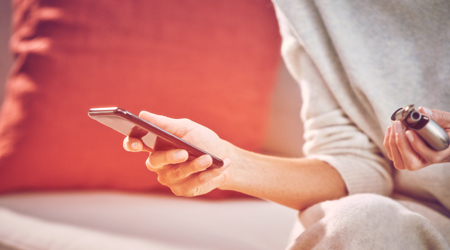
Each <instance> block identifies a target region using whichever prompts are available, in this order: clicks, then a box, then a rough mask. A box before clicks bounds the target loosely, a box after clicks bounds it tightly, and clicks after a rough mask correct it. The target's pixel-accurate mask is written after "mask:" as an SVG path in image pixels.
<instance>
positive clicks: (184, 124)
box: [139, 111, 194, 137]
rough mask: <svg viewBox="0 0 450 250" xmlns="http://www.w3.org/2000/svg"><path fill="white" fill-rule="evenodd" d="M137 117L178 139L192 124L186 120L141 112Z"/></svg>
mask: <svg viewBox="0 0 450 250" xmlns="http://www.w3.org/2000/svg"><path fill="white" fill-rule="evenodd" d="M139 117H140V118H142V119H144V120H146V121H148V122H150V123H152V124H154V125H156V126H157V127H159V128H161V129H164V130H166V131H168V132H169V133H172V134H174V135H176V136H178V137H183V136H185V135H186V134H187V132H188V131H189V129H190V128H191V127H192V126H193V124H194V123H193V122H192V121H190V120H188V119H173V118H169V117H166V116H162V115H156V114H152V113H150V112H147V111H141V113H139Z"/></svg>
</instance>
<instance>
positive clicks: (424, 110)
mask: <svg viewBox="0 0 450 250" xmlns="http://www.w3.org/2000/svg"><path fill="white" fill-rule="evenodd" d="M422 110H423V112H425V114H427V115H428V116H430V117H431V116H432V115H433V112H432V111H431V110H430V109H428V108H425V107H422Z"/></svg>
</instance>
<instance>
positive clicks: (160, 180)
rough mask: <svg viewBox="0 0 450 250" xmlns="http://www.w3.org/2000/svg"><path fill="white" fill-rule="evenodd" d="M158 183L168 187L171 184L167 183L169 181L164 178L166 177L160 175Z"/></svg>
mask: <svg viewBox="0 0 450 250" xmlns="http://www.w3.org/2000/svg"><path fill="white" fill-rule="evenodd" d="M158 182H159V183H161V184H162V185H164V186H167V185H168V184H169V183H168V182H167V179H166V178H164V177H163V176H161V175H158Z"/></svg>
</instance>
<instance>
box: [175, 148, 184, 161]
mask: <svg viewBox="0 0 450 250" xmlns="http://www.w3.org/2000/svg"><path fill="white" fill-rule="evenodd" d="M173 158H174V159H175V160H176V161H179V160H183V159H185V158H186V151H184V150H178V151H177V152H175V153H174V154H173Z"/></svg>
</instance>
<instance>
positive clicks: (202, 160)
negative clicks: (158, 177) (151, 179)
mask: <svg viewBox="0 0 450 250" xmlns="http://www.w3.org/2000/svg"><path fill="white" fill-rule="evenodd" d="M211 165H212V158H211V156H210V155H202V156H200V157H198V158H196V159H194V160H192V161H189V162H184V163H181V164H178V165H175V166H174V167H173V168H172V169H171V170H170V173H168V178H170V179H172V180H174V181H175V182H179V181H180V180H183V179H185V178H187V177H188V176H190V175H192V174H195V173H198V172H201V171H204V170H205V169H207V168H208V167H210V166H211Z"/></svg>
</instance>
